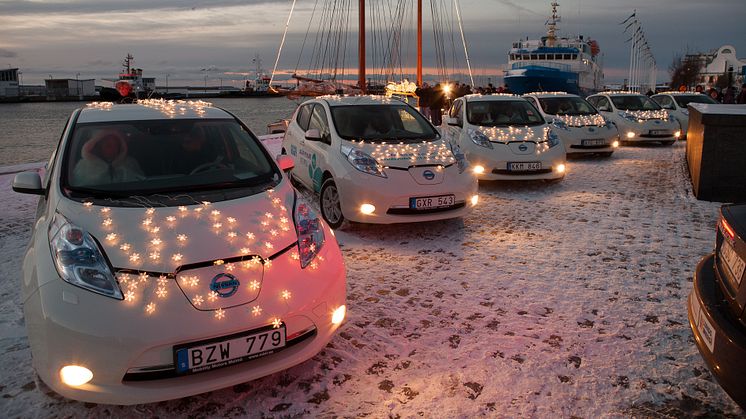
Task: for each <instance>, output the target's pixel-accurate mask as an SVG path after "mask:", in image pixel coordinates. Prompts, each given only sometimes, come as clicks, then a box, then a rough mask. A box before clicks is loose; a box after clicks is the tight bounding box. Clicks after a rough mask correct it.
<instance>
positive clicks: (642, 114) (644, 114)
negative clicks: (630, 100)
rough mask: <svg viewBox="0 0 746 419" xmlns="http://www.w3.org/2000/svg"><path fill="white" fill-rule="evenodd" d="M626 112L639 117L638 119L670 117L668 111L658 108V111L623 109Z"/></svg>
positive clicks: (664, 118) (665, 118)
mask: <svg viewBox="0 0 746 419" xmlns="http://www.w3.org/2000/svg"><path fill="white" fill-rule="evenodd" d="M623 112H624V113H626V114H628V115H632V116H633V117H635V118H637V119H638V121H640V122H642V121H646V120H648V119H663V120H667V119H668V112H667V111H665V110H658V111H623Z"/></svg>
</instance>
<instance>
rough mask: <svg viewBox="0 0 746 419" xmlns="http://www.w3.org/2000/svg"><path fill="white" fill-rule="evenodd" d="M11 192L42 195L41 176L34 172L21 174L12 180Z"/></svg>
mask: <svg viewBox="0 0 746 419" xmlns="http://www.w3.org/2000/svg"><path fill="white" fill-rule="evenodd" d="M13 190H14V191H15V192H18V193H26V194H31V195H44V188H42V187H41V176H39V174H38V173H36V172H23V173H19V174H17V175H16V177H15V178H14V179H13Z"/></svg>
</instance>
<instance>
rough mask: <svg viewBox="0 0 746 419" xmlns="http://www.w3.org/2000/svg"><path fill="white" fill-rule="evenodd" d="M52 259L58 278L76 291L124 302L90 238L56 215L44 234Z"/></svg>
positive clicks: (120, 292)
mask: <svg viewBox="0 0 746 419" xmlns="http://www.w3.org/2000/svg"><path fill="white" fill-rule="evenodd" d="M47 234H48V237H49V247H50V248H51V250H52V259H54V266H55V267H56V268H57V273H58V274H59V275H60V277H61V278H62V279H63V280H64V281H66V282H69V283H70V284H72V285H75V286H77V287H81V288H85V289H87V290H89V291H92V292H95V293H97V294H101V295H105V296H107V297H111V298H116V299H117V300H122V299H124V297H123V295H122V290H121V289H120V288H119V283H118V282H117V280H116V278H114V274H113V273H112V271H111V268H110V267H109V264H108V263H107V262H106V259H104V255H103V254H102V253H101V250H100V249H99V247H98V243H96V241H95V240H94V239H93V237H92V236H91V235H90V234H88V233H87V232H86V231H84V230H83V229H82V228H80V227H78V226H76V225H74V224H72V223H70V222H69V221H68V220H67V218H65V217H63V216H62V215H60V214H59V213H57V214H55V215H54V218H53V219H52V223H51V224H50V225H49V231H48V233H47Z"/></svg>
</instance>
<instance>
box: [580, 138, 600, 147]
mask: <svg viewBox="0 0 746 419" xmlns="http://www.w3.org/2000/svg"><path fill="white" fill-rule="evenodd" d="M581 144H582V145H585V146H588V145H606V140H604V139H603V138H594V139H591V140H582V141H581Z"/></svg>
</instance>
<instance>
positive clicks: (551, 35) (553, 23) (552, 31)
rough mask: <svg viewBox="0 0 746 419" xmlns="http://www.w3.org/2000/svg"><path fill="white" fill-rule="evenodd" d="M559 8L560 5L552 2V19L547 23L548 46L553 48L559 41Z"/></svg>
mask: <svg viewBox="0 0 746 419" xmlns="http://www.w3.org/2000/svg"><path fill="white" fill-rule="evenodd" d="M557 6H559V3H557V2H556V1H553V2H552V17H551V18H549V21H548V22H547V28H548V29H547V46H548V47H553V46H554V44H555V41H556V40H557V22H559V21H560V17H559V15H558V14H557Z"/></svg>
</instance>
